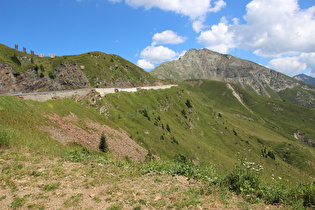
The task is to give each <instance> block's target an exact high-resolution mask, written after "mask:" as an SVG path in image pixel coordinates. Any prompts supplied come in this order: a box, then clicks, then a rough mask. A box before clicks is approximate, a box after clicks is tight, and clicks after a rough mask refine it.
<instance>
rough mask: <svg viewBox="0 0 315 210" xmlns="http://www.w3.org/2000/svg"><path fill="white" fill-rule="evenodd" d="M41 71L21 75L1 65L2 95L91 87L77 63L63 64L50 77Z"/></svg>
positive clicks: (33, 70)
mask: <svg viewBox="0 0 315 210" xmlns="http://www.w3.org/2000/svg"><path fill="white" fill-rule="evenodd" d="M39 71H40V70H38V69H36V68H30V69H27V70H26V71H25V72H24V73H19V72H15V71H14V69H13V68H12V67H10V66H9V65H7V64H3V63H0V75H1V78H0V93H5V92H36V91H53V90H68V89H79V88H85V87H88V86H89V82H88V80H87V78H86V76H85V75H84V74H83V72H82V71H80V70H79V68H78V66H77V65H76V64H75V63H61V64H60V65H59V66H58V67H57V68H56V69H54V71H53V73H51V74H50V75H49V76H48V75H46V76H45V75H44V74H40V72H39Z"/></svg>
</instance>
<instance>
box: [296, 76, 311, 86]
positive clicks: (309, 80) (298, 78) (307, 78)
mask: <svg viewBox="0 0 315 210" xmlns="http://www.w3.org/2000/svg"><path fill="white" fill-rule="evenodd" d="M293 78H294V79H297V80H300V81H302V82H305V83H307V84H310V85H313V86H315V78H314V77H311V76H308V75H306V74H298V75H295V76H294V77H293Z"/></svg>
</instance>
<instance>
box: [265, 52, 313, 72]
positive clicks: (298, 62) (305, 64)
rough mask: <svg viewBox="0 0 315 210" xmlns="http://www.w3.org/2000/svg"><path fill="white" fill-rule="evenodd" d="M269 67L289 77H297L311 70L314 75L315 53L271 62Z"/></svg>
mask: <svg viewBox="0 0 315 210" xmlns="http://www.w3.org/2000/svg"><path fill="white" fill-rule="evenodd" d="M268 67H269V68H271V69H275V70H277V71H280V72H282V73H285V74H287V75H289V76H294V75H297V74H299V73H300V72H302V71H304V70H309V71H310V73H313V74H314V73H315V53H301V54H300V55H298V56H291V57H281V58H276V59H273V60H271V61H270V62H269V66H268Z"/></svg>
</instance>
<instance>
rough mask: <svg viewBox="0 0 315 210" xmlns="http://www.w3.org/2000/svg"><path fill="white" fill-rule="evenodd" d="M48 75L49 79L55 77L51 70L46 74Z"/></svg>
mask: <svg viewBox="0 0 315 210" xmlns="http://www.w3.org/2000/svg"><path fill="white" fill-rule="evenodd" d="M48 76H49V78H50V79H55V78H56V75H55V74H54V73H52V72H50V73H49V74H48Z"/></svg>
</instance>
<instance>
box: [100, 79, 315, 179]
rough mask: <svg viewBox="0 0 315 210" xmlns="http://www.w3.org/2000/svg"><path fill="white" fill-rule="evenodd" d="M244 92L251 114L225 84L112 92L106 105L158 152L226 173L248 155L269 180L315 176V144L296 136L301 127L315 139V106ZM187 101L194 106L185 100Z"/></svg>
mask: <svg viewBox="0 0 315 210" xmlns="http://www.w3.org/2000/svg"><path fill="white" fill-rule="evenodd" d="M241 93H242V95H243V100H244V102H245V103H246V104H247V106H248V107H250V109H251V110H252V111H253V113H251V112H250V111H249V110H248V109H246V108H245V107H244V106H243V105H242V104H241V103H240V102H239V101H238V100H237V99H236V98H235V97H234V96H233V94H232V91H231V90H230V89H228V88H227V86H226V84H225V83H221V82H208V81H205V82H204V83H203V84H201V85H197V86H195V87H194V88H192V87H191V86H189V85H186V84H182V85H181V86H180V87H178V88H172V89H170V90H165V91H141V92H139V93H136V94H131V93H120V94H119V95H108V96H106V98H105V99H104V103H107V104H110V107H111V109H110V117H109V119H110V120H112V121H113V122H115V123H117V124H119V125H121V126H122V127H123V128H124V129H126V130H127V131H128V132H129V133H130V134H131V135H132V138H133V139H134V140H135V141H137V142H138V143H139V144H141V145H143V146H144V147H146V148H147V149H150V150H151V151H152V152H153V153H154V154H156V155H158V156H161V157H164V158H174V157H175V156H176V155H178V154H182V155H184V156H186V157H187V158H190V159H192V160H194V161H196V162H201V163H206V164H209V163H211V164H215V165H216V167H218V168H219V169H220V170H221V171H222V172H228V171H231V170H232V168H233V167H232V166H233V165H234V164H237V163H238V159H245V158H246V159H247V160H248V161H254V162H256V163H261V164H263V165H264V166H265V169H266V170H264V171H265V175H264V176H265V179H266V180H267V181H268V180H269V181H270V180H271V174H276V175H277V176H279V177H285V178H286V179H287V180H289V181H293V182H294V183H296V182H299V181H300V180H301V176H303V177H308V176H314V174H315V173H314V165H313V163H312V161H311V160H313V159H314V158H315V153H314V148H311V147H309V146H307V145H305V144H303V143H300V142H298V141H297V140H295V139H294V137H293V133H294V132H297V131H298V130H299V131H300V132H303V133H306V134H307V136H308V137H309V138H311V139H315V132H314V129H313V118H314V116H315V112H314V110H312V109H306V108H302V107H299V106H292V105H291V104H288V103H284V102H282V101H280V100H274V99H267V98H264V97H260V96H257V95H255V94H251V93H250V92H246V91H244V90H242V91H241ZM187 100H190V101H191V104H192V106H193V107H192V108H188V107H187V105H186V104H185V103H186V102H187ZM143 110H147V113H148V114H147V115H148V116H146V115H145V114H143ZM183 113H186V114H185V116H184V114H183ZM148 117H149V118H150V119H149V118H148ZM159 119H160V120H159ZM162 125H163V126H162ZM167 125H169V127H170V130H171V132H169V131H167ZM174 139H175V140H174ZM177 142H178V144H177ZM264 147H266V150H267V152H268V151H270V152H272V153H274V154H275V156H276V159H275V160H273V159H271V158H270V157H268V158H262V157H261V155H262V150H263V149H264ZM284 158H285V161H284ZM301 172H303V173H301ZM304 172H305V173H304Z"/></svg>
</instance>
